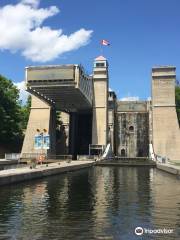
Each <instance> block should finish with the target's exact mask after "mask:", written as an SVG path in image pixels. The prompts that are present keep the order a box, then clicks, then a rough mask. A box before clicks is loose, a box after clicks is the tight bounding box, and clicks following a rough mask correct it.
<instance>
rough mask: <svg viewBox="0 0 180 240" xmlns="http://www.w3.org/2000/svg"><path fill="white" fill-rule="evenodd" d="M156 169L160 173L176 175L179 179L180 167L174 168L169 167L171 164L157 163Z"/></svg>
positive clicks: (172, 166)
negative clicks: (160, 171)
mask: <svg viewBox="0 0 180 240" xmlns="http://www.w3.org/2000/svg"><path fill="white" fill-rule="evenodd" d="M157 168H158V169H160V170H162V171H165V172H168V173H170V174H173V175H176V176H177V177H178V178H179V179H180V167H179V166H175V165H171V164H160V163H157Z"/></svg>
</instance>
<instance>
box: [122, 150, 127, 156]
mask: <svg viewBox="0 0 180 240" xmlns="http://www.w3.org/2000/svg"><path fill="white" fill-rule="evenodd" d="M121 156H122V157H125V156H126V151H125V149H121Z"/></svg>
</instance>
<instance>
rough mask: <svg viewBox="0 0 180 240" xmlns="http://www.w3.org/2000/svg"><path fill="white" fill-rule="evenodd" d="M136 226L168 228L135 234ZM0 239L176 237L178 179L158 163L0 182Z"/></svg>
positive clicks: (179, 215)
mask: <svg viewBox="0 0 180 240" xmlns="http://www.w3.org/2000/svg"><path fill="white" fill-rule="evenodd" d="M136 227H142V228H143V230H144V231H145V229H148V230H149V231H151V232H152V230H155V229H162V230H163V229H168V230H169V229H170V232H172V233H168V234H160V233H158V234H157V233H156V234H155V233H150V232H149V233H144V234H143V235H141V236H137V235H136V234H135V233H134V231H135V228H136ZM0 239H3V240H6V239H7V240H11V239H12V240H15V239H21V240H22V239H25V240H36V239H37V240H38V239H41V240H46V239H47V240H49V239H50V240H51V239H53V240H56V239H57V240H59V239H63V240H66V239H67V240H74V239H78V240H79V239H80V240H81V239H83V240H88V239H90V240H91V239H118V240H134V239H155V240H156V239H163V240H164V239H165V240H171V239H180V181H179V180H178V179H176V178H175V177H174V176H171V175H169V174H166V173H164V172H161V171H159V170H157V169H149V168H143V167H132V168H131V167H93V168H90V169H86V170H81V171H77V172H71V173H67V174H63V175H57V176H53V177H49V178H44V179H41V180H34V181H30V182H26V183H19V184H14V185H8V186H3V187H0Z"/></svg>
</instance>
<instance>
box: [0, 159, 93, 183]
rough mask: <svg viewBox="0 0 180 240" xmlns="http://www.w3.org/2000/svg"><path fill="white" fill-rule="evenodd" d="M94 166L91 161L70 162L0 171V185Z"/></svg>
mask: <svg viewBox="0 0 180 240" xmlns="http://www.w3.org/2000/svg"><path fill="white" fill-rule="evenodd" d="M93 165H94V162H92V161H86V162H85V161H71V162H65V161H64V162H61V163H50V164H48V165H46V164H44V165H37V166H36V168H33V169H30V167H29V166H27V167H23V168H16V169H8V170H3V171H0V185H5V184H11V183H17V182H24V181H27V180H32V179H36V178H42V177H46V176H51V175H55V174H59V173H66V172H70V171H75V170H80V169H83V168H88V167H91V166H93Z"/></svg>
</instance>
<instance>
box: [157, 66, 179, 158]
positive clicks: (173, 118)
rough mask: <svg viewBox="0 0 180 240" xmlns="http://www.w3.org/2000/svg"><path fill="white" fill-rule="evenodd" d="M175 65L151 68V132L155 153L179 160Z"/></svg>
mask: <svg viewBox="0 0 180 240" xmlns="http://www.w3.org/2000/svg"><path fill="white" fill-rule="evenodd" d="M175 70H176V68H175V67H172V66H165V67H156V68H153V69H152V121H153V123H152V128H153V129H152V130H153V131H152V132H153V136H152V139H153V146H154V151H155V154H158V155H160V156H164V157H168V158H169V159H170V160H171V161H179V162H180V129H179V124H178V120H177V114H176V108H175V80H176V74H175Z"/></svg>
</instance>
